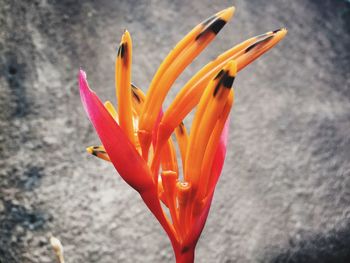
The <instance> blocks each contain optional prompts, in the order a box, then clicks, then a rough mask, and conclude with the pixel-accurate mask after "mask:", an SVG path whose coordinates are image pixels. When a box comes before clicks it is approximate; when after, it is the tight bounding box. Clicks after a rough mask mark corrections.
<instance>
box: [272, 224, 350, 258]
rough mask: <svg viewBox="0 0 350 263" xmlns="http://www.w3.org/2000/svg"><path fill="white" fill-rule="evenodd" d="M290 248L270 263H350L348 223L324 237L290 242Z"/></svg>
mask: <svg viewBox="0 0 350 263" xmlns="http://www.w3.org/2000/svg"><path fill="white" fill-rule="evenodd" d="M290 246H291V247H290V248H289V249H288V250H286V251H284V252H281V253H280V254H279V255H277V256H275V257H274V259H272V260H271V261H270V262H271V263H333V262H334V263H346V262H350V222H348V224H347V226H346V227H344V228H342V229H339V230H334V231H332V232H329V233H327V234H325V235H319V234H318V235H315V236H314V237H312V238H310V239H306V240H301V241H295V240H293V239H292V240H290Z"/></svg>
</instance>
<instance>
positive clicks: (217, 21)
mask: <svg viewBox="0 0 350 263" xmlns="http://www.w3.org/2000/svg"><path fill="white" fill-rule="evenodd" d="M233 13H234V8H232V7H231V8H228V9H225V10H223V11H221V12H219V13H217V14H215V15H214V16H212V17H210V18H209V19H207V20H206V21H204V22H202V23H201V24H199V25H198V26H196V27H195V28H194V29H193V30H192V31H191V32H190V33H189V34H188V35H186V36H185V38H184V39H183V40H181V41H180V42H179V43H178V44H177V46H176V47H175V48H174V49H173V50H172V51H171V52H170V53H169V55H168V56H167V58H166V59H165V60H164V62H163V63H162V65H161V66H160V68H159V69H158V71H157V73H156V75H155V76H154V78H153V80H152V82H151V85H150V88H149V91H148V93H147V95H144V93H143V92H142V91H141V89H139V88H137V87H136V86H135V85H133V84H131V61H132V43H131V37H130V34H129V33H128V32H127V31H125V32H124V34H123V37H122V41H121V44H120V47H119V50H118V55H117V58H116V94H117V102H118V108H117V110H116V109H115V108H114V106H113V105H112V103H111V102H109V101H107V102H106V103H105V104H103V103H102V102H101V101H100V99H99V98H98V97H97V96H96V94H95V93H94V92H93V91H92V90H91V89H90V88H89V86H88V83H87V79H86V74H85V72H84V71H82V70H80V72H79V86H80V95H81V100H82V102H83V105H84V108H85V110H86V112H87V114H88V116H89V118H90V120H91V122H92V124H93V126H94V127H95V130H96V132H97V134H98V136H99V137H100V140H101V142H102V145H101V146H91V147H89V148H88V149H87V150H88V152H90V153H92V154H93V155H95V156H97V157H100V158H101V159H104V160H107V161H111V162H112V164H113V165H114V167H115V168H116V170H117V171H118V173H119V174H120V175H121V177H122V178H123V179H124V180H125V181H126V182H127V183H128V184H129V185H130V186H131V187H133V188H134V189H135V190H136V191H137V192H139V194H140V195H141V198H142V199H143V201H144V202H145V204H146V205H147V207H148V208H149V209H150V211H151V212H152V213H153V214H154V216H155V217H156V218H157V220H158V221H159V222H160V224H161V225H162V227H163V228H164V230H165V232H166V233H167V235H168V236H169V239H170V241H171V243H172V246H173V249H174V253H175V257H176V262H193V261H194V249H195V247H196V244H197V242H198V239H199V237H200V234H201V232H202V230H203V228H204V225H205V222H206V219H207V216H208V213H209V209H210V204H211V202H212V199H213V195H214V190H215V186H216V184H217V181H218V179H219V176H220V173H221V170H222V167H223V163H224V159H225V154H226V143H227V134H228V126H229V125H228V116H229V113H230V110H231V107H232V105H233V101H234V90H233V88H232V84H233V82H234V79H235V77H236V73H237V71H239V70H241V69H242V68H244V67H245V66H246V65H248V64H249V63H250V62H252V61H253V60H254V59H256V58H257V57H259V56H260V55H261V54H263V53H264V52H266V51H267V50H269V49H270V48H271V47H273V46H274V45H275V44H276V43H278V42H279V41H280V40H281V39H282V38H283V37H284V36H285V34H286V30H285V29H281V30H275V31H270V32H268V33H266V34H263V35H260V36H257V37H254V38H251V39H248V40H247V41H245V42H243V43H241V44H239V45H237V46H235V47H234V48H232V49H230V50H228V51H226V52H225V53H223V54H222V55H220V56H219V57H217V58H216V59H215V60H213V61H212V62H210V63H209V64H207V65H206V66H205V67H203V68H202V69H201V70H200V71H199V72H198V73H197V74H195V75H194V76H193V77H192V78H191V80H189V82H188V83H187V84H186V85H185V86H184V87H183V89H182V90H181V91H180V93H179V94H178V95H177V96H176V98H175V100H174V101H173V103H172V104H171V105H170V107H169V108H168V109H167V110H166V111H165V113H164V114H163V111H162V104H163V101H164V98H165V96H166V94H167V93H168V91H169V89H170V87H171V85H172V83H173V82H174V81H175V80H176V78H177V77H178V76H179V75H180V74H181V72H182V71H183V70H184V69H185V68H186V66H187V65H189V64H190V63H191V62H192V60H193V59H194V58H195V57H196V56H197V55H198V54H199V53H200V52H201V51H202V50H203V49H204V48H205V47H206V46H207V45H208V44H209V43H210V42H211V40H213V38H214V37H215V36H216V35H217V33H218V32H219V31H220V29H221V28H222V27H223V26H224V25H225V24H226V22H227V21H228V20H229V19H230V18H231V17H232V15H233ZM196 106H197V110H196V113H195V116H194V120H193V123H192V126H191V129H190V134H189V135H188V134H187V130H186V127H185V125H184V123H183V122H182V121H183V119H184V118H185V117H186V116H187V115H188V113H189V112H190V111H191V110H192V109H193V108H194V107H196ZM173 133H174V134H175V136H176V141H177V143H178V145H179V149H180V153H181V160H182V174H183V176H182V177H181V176H180V174H181V171H180V170H179V165H178V161H177V155H176V150H175V146H174V142H173V139H172V137H171V134H173ZM161 202H162V203H163V204H164V205H165V206H166V207H167V208H168V209H169V212H170V215H171V218H168V216H167V215H166V213H165V211H164V210H163V209H162V206H161Z"/></svg>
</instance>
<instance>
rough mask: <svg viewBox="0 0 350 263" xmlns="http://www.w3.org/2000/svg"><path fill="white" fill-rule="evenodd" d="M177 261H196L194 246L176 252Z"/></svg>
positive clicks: (179, 262) (184, 262)
mask: <svg viewBox="0 0 350 263" xmlns="http://www.w3.org/2000/svg"><path fill="white" fill-rule="evenodd" d="M175 257H176V263H193V262H194V247H193V248H192V247H191V248H189V249H188V250H186V251H179V252H176V253H175Z"/></svg>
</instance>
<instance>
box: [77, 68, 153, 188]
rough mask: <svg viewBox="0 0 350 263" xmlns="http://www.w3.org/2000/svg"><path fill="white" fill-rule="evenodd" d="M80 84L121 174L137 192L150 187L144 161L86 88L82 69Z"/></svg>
mask: <svg viewBox="0 0 350 263" xmlns="http://www.w3.org/2000/svg"><path fill="white" fill-rule="evenodd" d="M79 87H80V97H81V101H82V103H83V105H84V108H85V111H86V113H87V115H88V116H89V119H90V121H91V122H92V124H93V126H94V127H95V130H96V132H97V134H98V136H99V137H100V139H101V142H102V144H103V146H104V147H105V149H106V151H107V153H108V156H109V158H110V159H111V162H112V163H113V165H114V167H115V169H116V170H117V171H118V173H119V174H120V176H121V177H122V178H123V179H124V180H125V181H126V182H127V183H128V184H129V185H130V186H131V187H133V188H134V189H135V190H137V191H138V192H140V193H141V192H143V191H144V190H146V189H149V188H150V187H153V180H152V177H151V174H150V171H149V169H148V167H147V164H146V162H145V161H144V160H143V159H142V157H141V156H140V155H139V153H138V152H137V151H136V149H135V148H134V146H133V145H132V144H131V142H130V141H129V140H128V138H127V136H126V135H125V134H124V132H123V131H122V129H121V128H120V127H119V125H118V124H117V123H116V122H115V120H114V119H113V117H112V116H111V115H110V114H109V113H108V111H107V110H106V108H105V107H104V105H103V104H102V102H101V101H100V99H99V98H98V97H97V95H96V94H95V93H94V92H93V91H92V90H91V89H90V88H89V85H88V82H87V80H86V74H85V72H84V71H82V70H80V72H79Z"/></svg>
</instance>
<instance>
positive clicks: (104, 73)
mask: <svg viewBox="0 0 350 263" xmlns="http://www.w3.org/2000/svg"><path fill="white" fill-rule="evenodd" d="M76 2H78V1H68V0H62V1H50V0H41V1H40V0H37V1H14V0H1V1H0V51H1V52H0V131H1V132H0V153H1V160H0V262H1V263H4V262H6V263H12V262H24V263H26V262H53V261H54V255H53V252H52V251H51V249H50V247H49V245H48V242H47V241H48V237H49V236H50V235H51V234H54V235H56V236H57V237H59V238H60V239H61V241H62V243H63V245H64V246H65V250H66V259H67V262H106V263H109V262H173V255H172V251H171V248H170V245H169V242H168V240H167V237H166V236H165V234H164V233H163V231H162V229H161V228H160V226H159V225H158V223H157V222H156V221H155V220H154V218H153V217H152V215H151V214H150V213H149V212H148V211H147V210H146V209H145V207H144V205H143V203H142V202H141V200H140V198H139V197H138V195H137V194H136V193H135V192H134V191H133V190H132V189H130V188H129V187H128V186H127V185H126V184H125V183H124V182H123V181H122V180H121V179H120V178H119V177H118V176H117V175H116V173H115V171H114V170H113V168H112V167H111V166H110V165H108V164H107V163H104V162H102V161H100V160H97V159H95V158H93V157H91V156H88V155H87V154H86V153H85V150H84V149H85V146H87V145H90V144H95V143H97V142H98V139H97V137H96V135H95V133H94V131H93V129H92V127H91V125H90V123H89V122H88V120H87V118H86V116H85V113H84V112H83V109H82V106H81V104H80V99H79V95H78V88H77V81H76V75H77V70H78V68H79V67H80V66H82V67H83V68H84V69H85V70H86V71H87V73H88V76H89V81H90V83H91V86H92V87H93V88H94V89H95V90H96V91H97V92H98V94H99V95H100V96H101V98H103V99H107V98H113V96H114V92H113V87H114V83H113V79H114V77H113V72H114V57H115V47H116V45H117V43H118V42H119V39H120V36H121V34H122V30H123V28H125V27H127V28H128V30H129V31H130V32H131V34H132V37H133V42H134V58H133V62H134V66H133V81H134V82H135V83H136V84H137V85H139V86H141V87H143V89H144V90H145V89H146V88H147V86H148V84H149V82H150V80H151V78H152V76H153V74H154V73H155V69H156V68H157V67H158V66H159V64H160V62H161V60H162V59H163V58H164V57H165V56H166V54H167V53H168V51H169V50H170V49H171V48H172V47H173V46H174V44H175V43H176V42H177V41H178V40H180V39H181V37H182V36H183V35H184V34H186V32H187V31H189V30H190V29H191V28H192V26H194V25H196V24H197V23H198V22H199V21H201V20H203V19H205V18H206V17H207V16H209V15H211V14H212V13H214V12H216V11H218V10H220V9H222V8H225V7H227V6H228V5H230V3H228V2H226V1H211V0H205V1H184V0H183V1H170V0H168V1H160V0H152V1H147V2H146V1H135V0H134V1H113V0H103V1H84V3H82V4H81V5H78V4H77V3H76ZM234 5H235V6H236V7H237V10H236V15H235V17H234V19H233V21H231V23H230V24H228V25H227V26H226V27H225V28H224V29H223V31H222V32H221V34H220V35H219V37H218V38H217V39H216V41H214V43H213V44H212V45H211V46H210V47H209V48H208V49H207V50H206V51H205V52H204V53H203V54H202V55H201V56H200V57H199V58H198V59H197V60H196V61H195V62H194V63H193V65H191V66H190V67H189V68H188V70H186V71H185V72H184V74H183V75H182V76H181V78H180V79H179V80H178V81H177V82H176V85H175V87H174V89H173V90H172V91H171V92H170V96H169V98H172V97H173V96H174V94H175V93H176V92H177V91H178V89H179V88H180V87H181V85H183V84H184V83H185V81H186V80H187V79H188V78H189V77H190V76H191V75H192V74H193V73H194V72H195V71H196V70H198V69H199V68H200V66H201V65H204V64H205V63H206V62H207V61H209V60H210V59H212V58H214V57H215V56H216V55H218V54H219V53H221V52H223V51H224V50H226V49H228V48H230V47H231V46H232V45H233V44H235V43H238V42H240V41H242V40H244V39H246V38H248V37H250V36H253V35H256V34H260V33H263V32H265V31H269V30H271V29H272V30H273V29H276V28H278V27H281V26H286V27H287V28H288V29H289V33H288V36H287V38H286V39H285V40H284V41H283V42H282V43H280V44H279V45H278V46H277V47H276V48H275V49H273V51H271V52H270V53H269V54H268V55H265V56H264V57H263V58H261V59H260V60H258V61H257V62H256V63H254V65H251V66H249V67H248V68H247V69H245V70H244V71H242V73H241V74H239V76H238V78H237V81H236V84H235V86H236V91H237V92H236V104H235V107H234V110H233V112H232V114H231V118H232V121H231V132H230V143H229V147H228V155H227V160H226V164H225V168H224V171H223V174H222V177H221V180H220V183H219V184H218V187H217V191H216V194H215V198H214V203H213V206H212V209H211V214H210V216H209V219H208V222H207V225H206V228H205V230H204V232H203V235H202V237H201V239H200V242H199V244H198V249H197V262H225V263H229V262H239V263H244V262H350V70H349V69H350V62H349V61H350V58H349V56H350V55H349V47H350V37H349V35H350V25H349V23H350V10H349V3H348V2H347V1H344V0H324V1H316V0H313V1H304V0H296V1H278V0H273V1H265V2H264V4H263V1H259V0H251V1H243V0H240V1H238V0H237V1H234ZM168 103H169V100H168V101H167V103H166V105H168Z"/></svg>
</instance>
